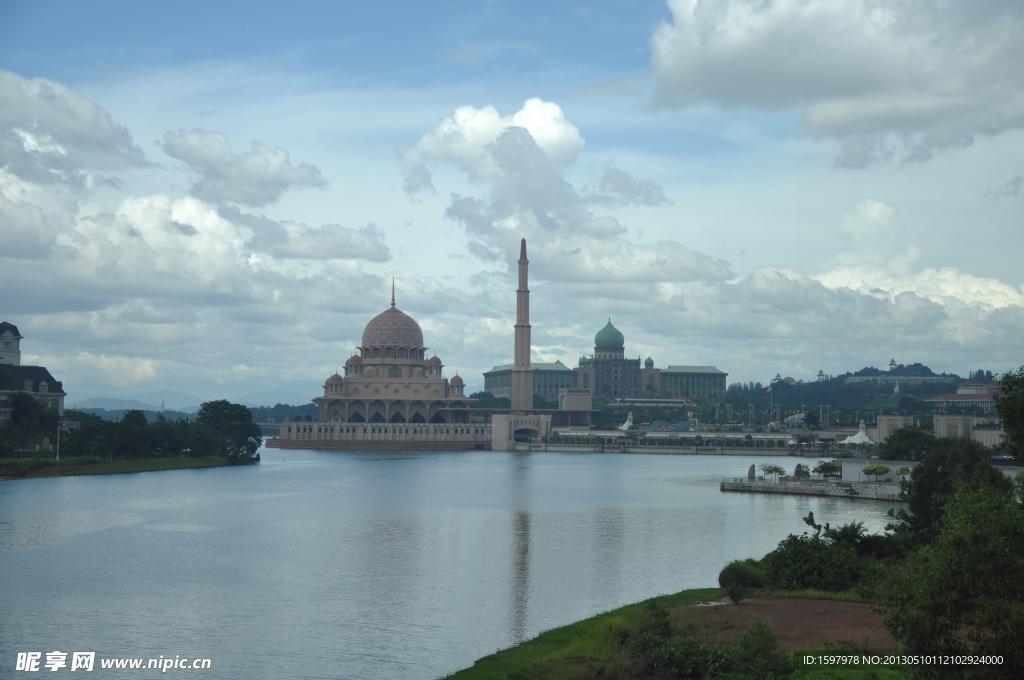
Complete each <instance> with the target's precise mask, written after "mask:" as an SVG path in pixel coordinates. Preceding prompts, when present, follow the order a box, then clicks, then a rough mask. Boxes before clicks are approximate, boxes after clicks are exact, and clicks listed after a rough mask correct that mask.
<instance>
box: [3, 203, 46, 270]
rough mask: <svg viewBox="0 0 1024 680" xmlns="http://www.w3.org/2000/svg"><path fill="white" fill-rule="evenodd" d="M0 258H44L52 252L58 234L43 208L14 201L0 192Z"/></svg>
mask: <svg viewBox="0 0 1024 680" xmlns="http://www.w3.org/2000/svg"><path fill="white" fill-rule="evenodd" d="M0 234H2V235H3V248H0V258H26V259H42V258H44V257H46V256H48V255H49V253H50V248H51V247H52V246H53V243H54V239H55V238H56V236H57V229H56V228H55V227H54V225H52V224H51V223H50V221H49V220H48V219H47V217H46V215H45V214H44V213H43V210H42V208H40V207H38V206H36V205H33V204H31V203H24V202H17V203H16V202H13V201H10V200H8V199H7V197H6V196H4V195H3V194H2V193H0Z"/></svg>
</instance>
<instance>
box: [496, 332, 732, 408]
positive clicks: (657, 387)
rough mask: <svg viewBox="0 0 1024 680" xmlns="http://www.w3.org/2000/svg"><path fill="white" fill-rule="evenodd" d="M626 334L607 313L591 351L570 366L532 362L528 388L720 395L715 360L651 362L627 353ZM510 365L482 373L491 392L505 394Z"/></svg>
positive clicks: (647, 395)
mask: <svg viewBox="0 0 1024 680" xmlns="http://www.w3.org/2000/svg"><path fill="white" fill-rule="evenodd" d="M625 344H626V339H625V336H623V335H622V332H621V331H619V329H617V328H616V327H615V326H613V325H612V321H611V319H608V324H607V325H606V326H605V327H604V328H602V329H601V330H599V331H598V332H597V335H595V336H594V353H593V354H592V355H591V356H589V357H587V356H582V357H580V360H579V365H577V366H576V367H574V368H569V367H568V366H566V365H565V364H563V363H562V362H561V361H556V362H555V363H553V364H533V393H534V395H536V396H540V397H545V398H557V395H558V392H559V390H560V389H563V388H582V389H589V390H590V391H591V392H592V393H593V395H594V396H595V397H605V398H607V399H610V400H615V399H620V398H627V399H699V400H701V401H708V402H716V401H721V400H723V399H725V390H726V382H725V380H726V377H727V376H728V375H729V374H728V373H725V372H723V371H720V370H718V369H717V368H715V367H714V366H677V365H670V366H668V367H666V368H655V366H654V360H653V359H651V358H650V357H647V360H646V361H644V362H642V365H641V361H640V358H639V357H638V358H636V359H627V358H626V354H625V352H626V348H625ZM511 378H512V365H511V364H507V365H504V366H495V367H494V368H492V369H491V370H489V371H487V372H486V373H484V391H486V392H490V393H491V394H493V395H494V396H496V397H507V396H509V389H510V386H511Z"/></svg>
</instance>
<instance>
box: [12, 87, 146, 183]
mask: <svg viewBox="0 0 1024 680" xmlns="http://www.w3.org/2000/svg"><path fill="white" fill-rule="evenodd" d="M146 165H148V163H147V162H146V161H145V159H144V158H143V155H142V151H141V149H139V147H137V146H136V145H135V143H134V142H133V141H132V138H131V135H130V134H129V133H128V130H127V129H125V127H124V126H122V125H119V124H117V123H115V122H114V121H113V120H112V119H111V117H110V115H109V114H108V113H107V112H106V111H104V110H103V109H102V108H100V107H99V106H97V105H96V104H94V103H93V102H91V101H90V100H89V99H87V98H86V97H84V96H82V95H81V94H80V93H78V92H75V91H74V90H72V89H70V88H68V87H66V86H65V85H62V84H61V83H56V82H53V81H52V80H47V79H45V78H34V79H28V78H23V77H21V76H19V75H17V74H15V73H11V72H10V71H4V70H3V69H0V168H2V169H3V170H5V171H6V172H8V173H10V174H12V175H14V176H16V177H18V178H20V179H22V180H26V181H29V182H33V183H35V184H40V185H47V184H60V185H68V186H71V187H74V188H81V187H84V186H85V185H86V184H87V183H89V182H90V181H95V180H94V179H93V178H91V171H100V172H104V171H111V170H120V169H123V168H128V167H141V166H146Z"/></svg>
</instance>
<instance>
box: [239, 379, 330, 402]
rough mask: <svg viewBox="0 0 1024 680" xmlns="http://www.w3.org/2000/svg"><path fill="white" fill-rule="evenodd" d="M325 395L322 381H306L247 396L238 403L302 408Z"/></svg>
mask: <svg viewBox="0 0 1024 680" xmlns="http://www.w3.org/2000/svg"><path fill="white" fill-rule="evenodd" d="M323 393H324V385H323V383H322V382H321V381H318V380H304V381H302V382H296V383H292V384H290V385H285V386H284V387H275V388H273V389H270V390H263V391H262V392H254V393H253V394H247V395H245V396H244V397H242V398H241V399H239V400H238V403H240V404H245V405H246V406H277V405H278V404H291V405H294V406H301V405H303V404H308V403H309V400H310V399H312V398H313V397H316V396H323Z"/></svg>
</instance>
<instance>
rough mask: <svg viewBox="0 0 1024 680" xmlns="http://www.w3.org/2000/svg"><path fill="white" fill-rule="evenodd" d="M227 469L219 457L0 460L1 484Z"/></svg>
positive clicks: (224, 459) (223, 459)
mask: <svg viewBox="0 0 1024 680" xmlns="http://www.w3.org/2000/svg"><path fill="white" fill-rule="evenodd" d="M86 461H95V462H86ZM227 465H228V459H227V458H223V457H221V456H203V457H201V458H192V457H190V456H185V457H182V456H174V457H172V456H166V457H156V458H127V459H122V460H112V461H100V460H98V459H96V458H81V457H69V458H65V459H63V460H60V461H57V460H53V459H50V458H39V457H31V458H7V459H0V481H17V480H19V479H40V478H46V477H80V476H83V475H118V474H128V473H132V472H160V471H163V470H191V469H202V468H211V467H227ZM36 466H38V467H36ZM29 468H31V469H29Z"/></svg>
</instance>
